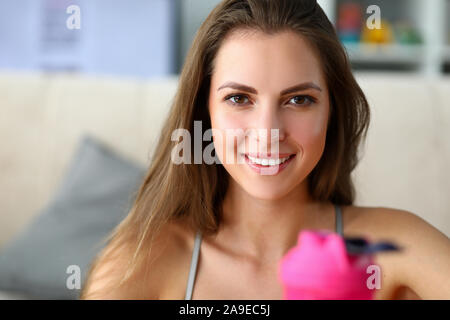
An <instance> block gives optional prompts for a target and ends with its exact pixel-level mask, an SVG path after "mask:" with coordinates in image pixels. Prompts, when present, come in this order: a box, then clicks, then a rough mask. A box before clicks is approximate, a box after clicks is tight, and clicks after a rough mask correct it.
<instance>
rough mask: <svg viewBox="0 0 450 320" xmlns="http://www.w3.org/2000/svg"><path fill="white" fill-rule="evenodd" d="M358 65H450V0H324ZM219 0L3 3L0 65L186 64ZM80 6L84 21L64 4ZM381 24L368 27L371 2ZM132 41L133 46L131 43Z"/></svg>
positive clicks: (96, 68) (131, 67)
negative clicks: (76, 24)
mask: <svg viewBox="0 0 450 320" xmlns="http://www.w3.org/2000/svg"><path fill="white" fill-rule="evenodd" d="M318 2H319V3H320V5H321V6H322V8H323V9H324V10H325V11H326V13H327V15H328V17H329V18H330V20H331V21H332V22H333V24H334V25H335V26H336V28H337V30H338V33H339V36H340V38H341V40H342V41H343V43H344V44H345V45H346V47H347V49H348V51H349V54H350V57H351V60H352V62H353V66H354V68H355V70H378V71H405V72H408V71H409V72H411V71H413V72H418V73H422V74H432V75H433V74H434V75H435V74H441V73H442V74H446V73H447V74H448V73H449V72H450V68H449V65H450V17H449V15H450V13H449V12H450V1H449V0H430V1H421V0H397V1H386V0H359V1H356V0H351V1H349V0H322V1H318ZM217 3H219V0H208V1H200V0H151V1H145V0H133V1H125V0H113V1H108V2H105V1H103V0H96V1H89V0H17V1H2V2H1V3H0V10H1V11H0V27H1V31H0V32H1V33H0V40H1V43H0V46H1V47H0V49H1V50H0V68H2V69H12V70H44V71H61V70H63V71H71V72H79V73H90V74H114V75H128V76H132V77H136V76H143V77H149V76H159V75H163V74H177V73H179V72H180V69H181V67H182V64H183V61H184V57H185V55H186V52H187V50H188V49H189V46H190V44H191V41H192V39H193V37H194V35H195V32H196V31H197V29H198V27H199V26H200V24H201V23H202V21H203V20H204V19H205V18H206V16H207V15H208V13H209V12H210V11H211V9H212V8H214V7H215V5H216V4H217ZM70 5H77V6H78V7H79V8H80V9H81V12H80V17H81V19H80V22H81V23H80V29H69V28H67V27H65V26H66V21H67V20H68V18H69V16H70V14H68V13H67V12H66V9H67V8H68V7H69V6H70ZM373 5H376V6H378V7H379V8H380V16H381V26H382V27H381V29H380V30H370V29H368V28H367V26H366V20H367V19H368V18H369V16H371V13H368V12H367V8H369V6H373ZM130 49H131V50H130Z"/></svg>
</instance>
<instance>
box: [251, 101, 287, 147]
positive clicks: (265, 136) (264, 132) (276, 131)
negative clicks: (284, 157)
mask: <svg viewBox="0 0 450 320" xmlns="http://www.w3.org/2000/svg"><path fill="white" fill-rule="evenodd" d="M252 129H253V130H251V131H252V132H254V134H253V139H254V141H255V142H257V143H258V148H260V150H262V149H261V148H264V147H266V148H267V151H270V150H271V148H273V147H278V144H279V143H281V142H283V141H284V140H285V139H286V132H285V128H284V123H283V119H282V114H281V111H280V109H279V108H278V106H276V105H271V104H266V105H264V106H261V107H260V108H258V110H257V112H255V119H254V124H253V126H252ZM273 151H278V150H273Z"/></svg>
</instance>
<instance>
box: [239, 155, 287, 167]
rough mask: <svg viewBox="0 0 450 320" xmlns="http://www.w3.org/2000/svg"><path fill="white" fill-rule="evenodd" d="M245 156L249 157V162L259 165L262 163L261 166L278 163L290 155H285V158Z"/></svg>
mask: <svg viewBox="0 0 450 320" xmlns="http://www.w3.org/2000/svg"><path fill="white" fill-rule="evenodd" d="M247 157H248V158H249V159H250V161H251V162H253V163H256V164H259V165H263V166H276V165H280V164H282V163H283V162H285V161H286V160H288V159H289V158H290V156H289V157H286V158H281V159H260V158H253V157H250V156H247Z"/></svg>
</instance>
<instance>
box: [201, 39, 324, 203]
mask: <svg viewBox="0 0 450 320" xmlns="http://www.w3.org/2000/svg"><path fill="white" fill-rule="evenodd" d="M208 102H209V105H208V108H209V114H210V117H211V126H212V129H213V130H214V131H219V132H220V133H221V134H218V135H217V134H216V133H214V137H213V139H214V146H215V149H216V153H217V156H218V158H219V159H220V161H221V162H222V164H223V166H224V167H225V169H226V170H227V172H228V173H229V174H230V175H231V177H232V178H233V180H234V181H235V182H236V183H237V184H238V185H239V186H240V187H241V188H243V189H244V190H245V191H246V192H247V193H249V194H251V195H253V196H254V197H256V198H260V199H280V198H282V197H283V196H285V195H287V194H288V193H290V192H291V191H293V190H294V189H295V188H298V187H300V186H305V183H306V179H305V178H306V177H307V176H308V174H309V173H310V172H311V171H312V170H313V169H314V167H315V166H316V164H317V163H318V161H319V160H320V158H321V156H322V153H323V151H324V147H325V138H326V132H327V124H328V116H329V98H328V89H327V87H326V81H325V79H324V77H323V75H322V69H321V66H320V63H319V60H318V58H317V57H316V55H315V53H314V51H313V50H312V48H311V47H310V45H309V44H308V43H307V42H306V41H305V40H304V39H303V38H302V37H301V36H300V35H298V34H296V33H294V32H287V31H286V32H281V33H276V34H274V35H267V34H264V33H261V32H258V31H255V32H250V33H249V32H242V31H235V32H233V33H232V34H230V35H228V36H227V37H226V39H225V40H224V42H223V43H222V45H221V47H220V49H219V51H218V53H217V56H216V59H215V65H214V71H213V73H212V76H211V86H210V92H209V101H208ZM261 129H262V130H263V131H261V133H263V134H258V131H257V130H261ZM271 129H272V130H273V129H278V131H276V130H275V131H272V134H271ZM233 130H234V131H233ZM230 131H233V132H234V137H235V138H231V139H230V136H227V135H226V132H228V133H229V132H230ZM271 136H272V137H275V138H277V139H278V140H277V139H275V140H271ZM272 139H273V138H272ZM271 148H272V149H271ZM277 149H278V150H277ZM264 150H266V152H264ZM270 151H272V153H270ZM258 152H259V153H258ZM230 155H231V156H230ZM258 157H259V158H260V159H255V158H258ZM288 157H289V158H288ZM269 158H272V159H271V160H269ZM286 158H288V160H287V161H286V162H285V163H281V164H280V162H281V161H282V160H286ZM270 165H272V166H270ZM231 183H232V182H231ZM302 183H303V185H302Z"/></svg>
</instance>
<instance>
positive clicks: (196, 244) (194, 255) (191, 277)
mask: <svg viewBox="0 0 450 320" xmlns="http://www.w3.org/2000/svg"><path fill="white" fill-rule="evenodd" d="M201 242H202V234H201V233H200V231H197V234H196V235H195V242H194V250H193V251H192V257H191V267H190V269H189V276H188V283H187V287H186V295H185V298H184V299H185V300H191V299H192V292H193V291H194V282H195V276H196V274H197V265H198V257H199V253H200V244H201Z"/></svg>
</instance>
